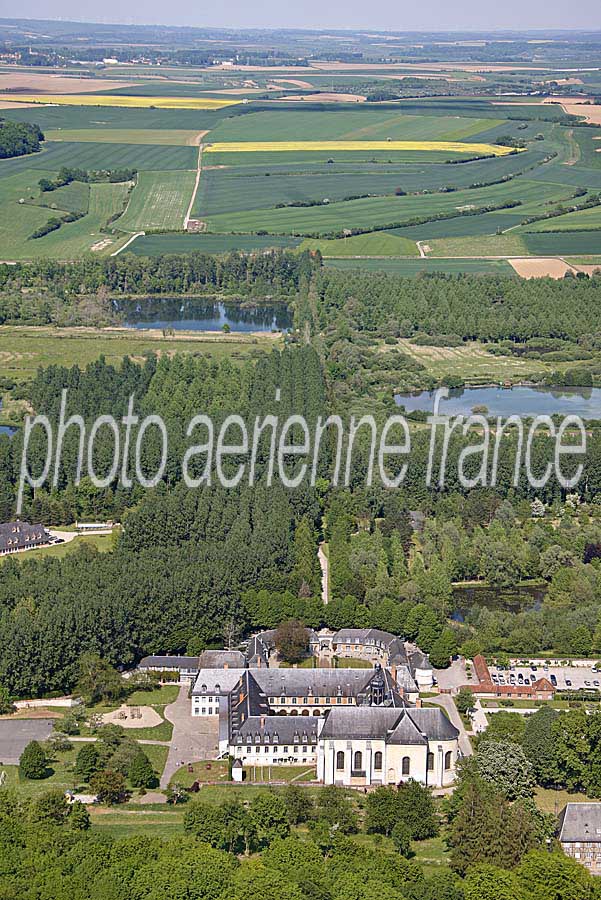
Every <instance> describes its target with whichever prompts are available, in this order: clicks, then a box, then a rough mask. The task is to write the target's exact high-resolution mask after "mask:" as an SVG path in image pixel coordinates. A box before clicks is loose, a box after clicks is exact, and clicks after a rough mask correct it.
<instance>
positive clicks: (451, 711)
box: [428, 694, 474, 756]
mask: <svg viewBox="0 0 601 900" xmlns="http://www.w3.org/2000/svg"><path fill="white" fill-rule="evenodd" d="M428 703H437V704H438V705H439V706H442V707H443V709H445V710H446V712H447V714H448V716H449V719H450V720H451V722H452V723H453V725H454V726H455V728H457V729H458V730H459V749H460V750H461V753H462V754H463V756H471V755H472V754H473V752H474V749H473V747H472V742H471V741H470V739H469V735H468V733H467V731H466V730H465V726H464V724H463V722H462V720H461V716H460V715H459V713H458V712H457V707H456V706H455V703H454V702H453V698H452V697H451V696H450V694H439V695H438V697H430V698H429V700H428Z"/></svg>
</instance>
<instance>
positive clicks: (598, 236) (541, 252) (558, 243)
mask: <svg viewBox="0 0 601 900" xmlns="http://www.w3.org/2000/svg"><path fill="white" fill-rule="evenodd" d="M522 238H523V240H524V243H525V244H526V247H527V248H528V252H529V253H531V254H532V255H533V256H556V255H560V256H576V255H582V254H589V253H590V254H598V253H599V251H600V250H601V231H567V232H564V233H563V234H562V233H557V232H556V233H554V234H553V233H551V232H548V233H546V234H545V233H544V232H542V233H541V234H523V235H522Z"/></svg>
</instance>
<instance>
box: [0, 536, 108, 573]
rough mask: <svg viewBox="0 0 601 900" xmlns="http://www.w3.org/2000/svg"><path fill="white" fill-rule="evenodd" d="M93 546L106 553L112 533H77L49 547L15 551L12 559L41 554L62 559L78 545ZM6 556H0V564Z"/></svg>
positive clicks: (39, 555)
mask: <svg viewBox="0 0 601 900" xmlns="http://www.w3.org/2000/svg"><path fill="white" fill-rule="evenodd" d="M84 546H86V547H95V548H96V550H98V551H99V552H100V553H108V552H110V551H111V550H112V549H113V536H112V534H87V535H78V537H76V538H74V539H73V540H72V541H69V542H68V543H65V544H53V545H52V546H50V547H38V549H37V550H28V551H27V552H26V553H16V554H15V556H14V557H11V558H12V559H17V560H19V562H23V561H24V560H26V559H39V558H40V557H41V556H50V557H54V558H55V559H62V558H63V557H65V556H67V555H68V554H69V553H75V552H76V551H77V550H79V548H80V547H84ZM8 558H9V557H8V556H2V557H0V566H1V565H2V563H3V562H4V560H6V559H8Z"/></svg>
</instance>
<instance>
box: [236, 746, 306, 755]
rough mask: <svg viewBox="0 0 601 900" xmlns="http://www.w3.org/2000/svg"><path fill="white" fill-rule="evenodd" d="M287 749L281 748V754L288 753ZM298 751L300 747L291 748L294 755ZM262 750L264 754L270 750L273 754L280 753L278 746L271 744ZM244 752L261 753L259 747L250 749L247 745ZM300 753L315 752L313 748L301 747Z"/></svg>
mask: <svg viewBox="0 0 601 900" xmlns="http://www.w3.org/2000/svg"><path fill="white" fill-rule="evenodd" d="M288 749H289V748H288V747H287V746H286V747H282V748H281V750H282V753H288ZM300 749H301V748H300V747H293V748H292V752H293V753H295V754H296V753H298V752H299V750H300ZM263 750H264V751H265V753H269V751H270V750H271V751H272V752H273V753H279V752H280V748H279V747H278V746H276V745H273V744H272V745H271V746H269V745H265V746H264V747H263ZM246 752H247V753H260V752H261V748H260V747H251V746H250V745H249V746H248V747H247V748H246ZM302 752H303V753H314V752H315V751H314V748H313V747H309V746H306V747H303V748H302Z"/></svg>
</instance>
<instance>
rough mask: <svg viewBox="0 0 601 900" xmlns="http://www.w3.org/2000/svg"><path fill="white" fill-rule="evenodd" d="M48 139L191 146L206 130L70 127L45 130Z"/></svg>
mask: <svg viewBox="0 0 601 900" xmlns="http://www.w3.org/2000/svg"><path fill="white" fill-rule="evenodd" d="M45 134H46V140H48V141H70V142H75V143H77V142H80V141H86V142H89V143H94V144H158V145H159V146H169V145H173V146H181V147H185V146H188V147H193V146H196V145H197V144H199V143H200V141H201V139H202V136H203V135H204V134H206V131H189V130H185V129H177V128H171V129H165V130H163V131H161V130H156V131H155V130H153V129H151V128H138V129H133V128H132V129H127V128H71V129H54V130H50V131H48V130H47V131H46V132H45Z"/></svg>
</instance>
